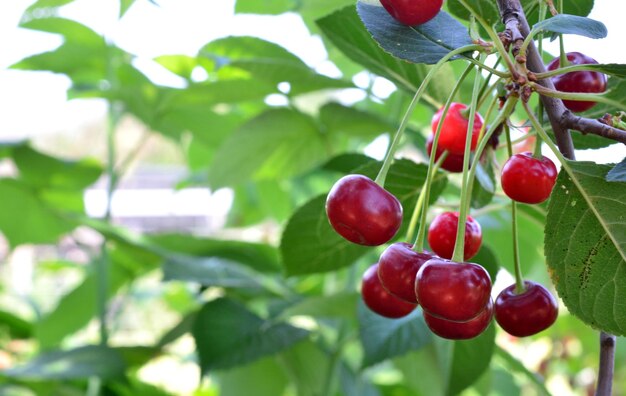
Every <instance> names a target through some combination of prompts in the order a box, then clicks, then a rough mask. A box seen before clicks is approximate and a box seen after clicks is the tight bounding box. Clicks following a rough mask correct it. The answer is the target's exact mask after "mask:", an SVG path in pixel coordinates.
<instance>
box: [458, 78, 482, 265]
mask: <svg viewBox="0 0 626 396" xmlns="http://www.w3.org/2000/svg"><path fill="white" fill-rule="evenodd" d="M479 89H480V69H476V77H475V78H474V89H473V90H472V101H471V103H470V114H469V119H468V125H467V133H466V136H465V152H464V153H463V176H462V178H461V180H462V183H461V205H460V208H459V222H458V227H457V232H456V243H455V244H454V253H453V254H452V261H456V262H459V263H460V262H463V261H465V254H464V251H465V248H464V247H465V223H466V220H467V214H468V212H469V202H468V201H469V199H470V196H469V195H468V177H467V176H468V172H469V165H470V153H471V148H472V134H473V132H474V117H475V115H476V104H477V103H478V91H479Z"/></svg>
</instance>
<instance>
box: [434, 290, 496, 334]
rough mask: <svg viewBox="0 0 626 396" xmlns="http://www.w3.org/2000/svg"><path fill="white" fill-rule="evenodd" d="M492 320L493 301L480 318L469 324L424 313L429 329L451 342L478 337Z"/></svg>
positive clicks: (468, 322)
mask: <svg viewBox="0 0 626 396" xmlns="http://www.w3.org/2000/svg"><path fill="white" fill-rule="evenodd" d="M492 318H493V302H492V301H491V299H489V302H488V303H487V306H486V307H485V308H484V309H483V310H482V312H481V313H480V314H478V316H476V317H475V318H474V319H471V320H469V321H467V322H453V321H450V320H445V319H441V318H437V317H435V316H432V315H430V314H429V313H428V312H424V320H425V321H426V325H427V326H428V328H429V329H430V330H431V331H432V332H433V333H435V334H437V335H438V336H439V337H442V338H447V339H449V340H468V339H470V338H474V337H477V336H478V335H480V334H481V333H482V332H483V331H485V329H486V328H487V326H489V323H491V319H492Z"/></svg>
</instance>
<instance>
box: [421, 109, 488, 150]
mask: <svg viewBox="0 0 626 396" xmlns="http://www.w3.org/2000/svg"><path fill="white" fill-rule="evenodd" d="M466 109H467V106H466V105H464V104H462V103H452V104H451V105H450V109H448V113H447V114H446V119H445V120H444V121H443V126H442V127H441V134H440V135H439V142H438V144H437V148H438V149H440V150H448V151H449V152H450V153H451V154H456V155H461V156H462V155H463V154H464V153H465V137H466V136H467V127H468V124H469V120H468V119H467V118H466V117H465V116H464V114H463V113H464V110H466ZM462 112H463V113H462ZM442 113H443V107H442V108H440V109H439V111H437V112H436V113H435V115H434V116H433V119H432V122H431V124H430V125H431V129H432V133H433V135H434V134H435V132H437V126H438V125H439V121H440V120H441V114H442ZM482 126H483V117H482V116H481V115H480V114H478V112H476V114H475V115H474V128H473V129H472V144H471V149H472V151H474V149H475V148H476V145H477V144H478V135H479V134H480V129H481V128H482Z"/></svg>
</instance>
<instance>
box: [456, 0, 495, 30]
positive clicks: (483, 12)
mask: <svg viewBox="0 0 626 396" xmlns="http://www.w3.org/2000/svg"><path fill="white" fill-rule="evenodd" d="M466 3H467V5H469V7H470V8H471V9H472V12H473V14H474V15H479V16H480V17H481V18H483V19H484V20H485V21H486V22H487V23H488V24H489V25H493V24H494V23H496V22H499V21H500V11H498V6H497V5H496V3H495V2H494V1H491V0H467V1H466ZM447 5H448V10H449V11H450V13H451V14H452V15H454V16H456V17H457V18H461V19H464V20H466V21H469V19H470V15H471V14H472V13H470V11H469V10H468V9H467V8H465V6H463V4H461V3H460V2H459V1H448V2H447Z"/></svg>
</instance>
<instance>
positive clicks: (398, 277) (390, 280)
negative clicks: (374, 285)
mask: <svg viewBox="0 0 626 396" xmlns="http://www.w3.org/2000/svg"><path fill="white" fill-rule="evenodd" d="M412 247H413V245H411V244H409V243H406V242H398V243H394V244H392V245H390V246H389V247H388V248H387V249H385V251H384V252H383V254H381V256H380V259H379V260H378V277H379V278H380V282H381V283H382V284H383V286H384V287H385V289H387V291H388V292H389V293H391V294H393V295H394V296H396V297H399V298H401V299H403V300H404V301H408V302H410V303H413V304H417V299H416V298H415V276H416V275H417V271H418V270H419V269H420V267H421V266H422V264H424V263H425V262H426V261H428V260H430V259H431V258H433V255H432V254H431V253H429V252H422V253H418V252H416V251H415V250H413V249H412Z"/></svg>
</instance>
